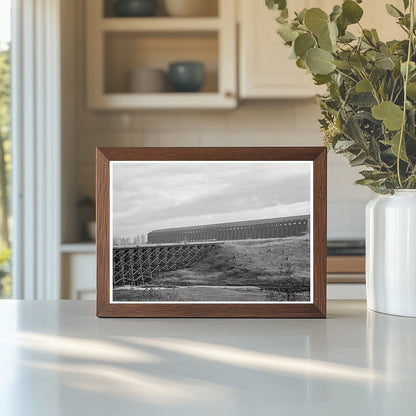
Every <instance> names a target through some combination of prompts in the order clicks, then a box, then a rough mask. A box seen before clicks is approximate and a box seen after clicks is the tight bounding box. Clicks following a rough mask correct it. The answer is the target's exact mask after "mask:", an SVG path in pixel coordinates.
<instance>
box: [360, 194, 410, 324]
mask: <svg viewBox="0 0 416 416" xmlns="http://www.w3.org/2000/svg"><path fill="white" fill-rule="evenodd" d="M366 284H367V306H368V308H369V309H372V310H374V311H376V312H382V313H387V314H392V315H401V316H409V317H416V189H413V190H398V191H396V192H395V193H394V195H389V196H379V197H378V198H376V199H373V200H372V201H370V202H369V203H368V205H367V208H366Z"/></svg>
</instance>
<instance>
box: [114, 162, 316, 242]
mask: <svg viewBox="0 0 416 416" xmlns="http://www.w3.org/2000/svg"><path fill="white" fill-rule="evenodd" d="M310 169H311V163H310V162H296V163H294V162H267V163H264V162H261V163H258V162H250V163H247V162H221V163H220V162H192V163H189V162H150V163H144V162H133V163H131V162H112V172H113V233H114V236H117V237H134V236H136V235H139V234H147V233H148V232H150V231H152V230H155V229H162V228H173V227H185V226H190V225H202V224H215V223H221V222H232V221H244V220H255V219H263V218H275V217H283V216H291V215H303V214H309V213H310Z"/></svg>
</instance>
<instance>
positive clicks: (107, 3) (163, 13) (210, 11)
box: [99, 0, 230, 20]
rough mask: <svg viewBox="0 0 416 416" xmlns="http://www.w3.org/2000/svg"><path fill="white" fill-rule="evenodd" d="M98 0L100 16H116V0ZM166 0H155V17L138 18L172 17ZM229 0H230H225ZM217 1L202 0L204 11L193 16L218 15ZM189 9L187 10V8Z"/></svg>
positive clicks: (125, 18) (127, 18)
mask: <svg viewBox="0 0 416 416" xmlns="http://www.w3.org/2000/svg"><path fill="white" fill-rule="evenodd" d="M99 1H100V2H102V5H103V13H102V16H103V17H104V18H105V19H110V18H112V17H116V14H115V9H114V6H115V3H116V1H117V0H99ZM165 1H166V0H156V2H157V13H156V16H155V17H140V18H139V19H141V20H143V19H154V18H157V17H167V18H172V19H173V18H174V17H172V16H169V13H168V8H167V7H166V4H165ZM167 1H169V0H167ZM194 1H195V0H194ZM227 1H230V0H227ZM218 2H219V0H204V3H205V4H204V9H205V11H204V12H203V13H202V14H199V15H198V16H195V17H218V15H219V7H218ZM188 11H189V10H188ZM195 17H186V19H194V18H195ZM120 19H123V20H130V19H134V18H132V17H120Z"/></svg>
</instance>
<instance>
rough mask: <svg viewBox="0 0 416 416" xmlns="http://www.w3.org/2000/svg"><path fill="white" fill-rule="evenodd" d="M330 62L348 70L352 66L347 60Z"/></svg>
mask: <svg viewBox="0 0 416 416" xmlns="http://www.w3.org/2000/svg"><path fill="white" fill-rule="evenodd" d="M332 63H333V64H334V65H335V66H336V67H337V68H339V69H343V70H344V71H348V70H350V69H351V68H352V65H351V64H350V63H349V62H348V61H342V60H336V61H332Z"/></svg>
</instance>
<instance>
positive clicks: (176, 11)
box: [165, 0, 218, 17]
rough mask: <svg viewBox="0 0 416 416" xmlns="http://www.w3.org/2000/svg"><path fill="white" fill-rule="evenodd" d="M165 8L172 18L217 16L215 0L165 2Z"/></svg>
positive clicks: (166, 0)
mask: <svg viewBox="0 0 416 416" xmlns="http://www.w3.org/2000/svg"><path fill="white" fill-rule="evenodd" d="M165 7H166V12H167V13H168V15H169V16H174V17H197V16H218V10H217V9H218V1H217V0H165Z"/></svg>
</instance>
